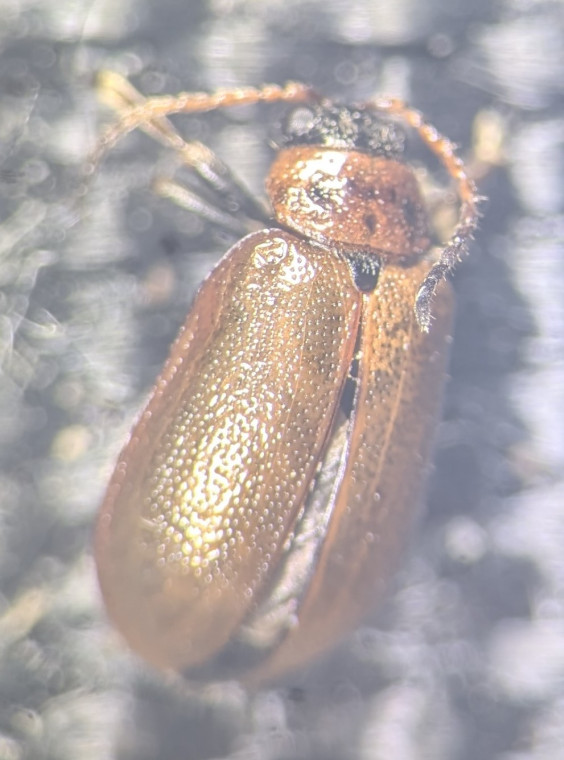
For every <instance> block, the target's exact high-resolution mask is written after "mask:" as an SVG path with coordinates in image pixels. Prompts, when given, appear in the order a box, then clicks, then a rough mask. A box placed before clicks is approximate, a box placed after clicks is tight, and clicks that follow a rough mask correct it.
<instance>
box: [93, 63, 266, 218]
mask: <svg viewBox="0 0 564 760" xmlns="http://www.w3.org/2000/svg"><path fill="white" fill-rule="evenodd" d="M98 93H99V96H100V98H101V99H102V100H103V102H104V103H106V105H108V106H110V107H111V108H113V109H114V110H115V111H117V112H118V113H119V114H120V115H122V116H123V115H125V114H127V113H129V112H130V111H131V109H132V108H136V109H140V108H143V107H144V105H145V104H146V103H147V101H146V99H145V98H144V97H143V96H142V95H141V93H140V92H138V91H137V90H136V89H135V88H134V87H133V85H132V84H131V83H130V82H129V81H128V80H127V79H126V78H125V77H122V76H121V75H120V74H117V73H115V72H113V71H103V72H101V73H100V75H99V77H98ZM118 124H119V122H118ZM116 126H117V125H116ZM138 126H139V129H142V130H143V131H144V132H145V133H146V134H148V135H149V136H150V137H152V138H153V139H154V140H157V141H158V142H160V143H161V144H163V145H165V146H166V147H167V148H171V149H172V150H174V151H176V153H178V155H179V157H180V159H181V161H182V163H183V164H185V165H186V166H188V167H190V168H191V169H193V170H194V172H195V173H196V174H197V175H198V176H199V177H200V178H201V179H202V180H203V181H204V182H205V183H206V185H207V186H208V187H209V188H210V189H211V190H212V191H213V192H214V193H215V194H216V195H217V197H218V205H222V206H224V207H228V208H229V207H231V208H234V209H235V211H233V212H231V216H230V218H232V219H233V223H232V224H231V226H230V227H229V229H231V230H234V231H236V232H239V231H241V230H244V231H245V232H248V231H249V229H248V226H244V225H243V224H240V225H239V227H237V222H238V221H240V220H239V217H240V216H245V217H248V218H249V219H256V220H259V221H260V222H261V223H263V224H265V223H267V222H268V220H269V219H270V214H269V213H268V210H267V209H266V208H265V206H264V204H263V203H261V201H260V200H257V199H256V198H255V197H254V196H253V195H252V194H251V193H250V192H249V191H248V190H247V189H246V188H245V187H244V185H243V184H242V183H241V182H240V181H239V180H238V179H237V178H236V177H235V176H234V174H233V172H232V171H231V170H230V169H229V167H228V166H227V165H226V164H225V163H224V162H223V161H222V160H221V159H220V158H219V157H218V156H217V155H216V154H215V153H214V152H213V151H212V150H210V149H209V148H208V147H207V146H206V145H204V144H203V143H201V142H199V141H197V140H192V141H190V142H187V141H186V140H184V139H183V137H182V136H181V135H180V134H179V133H178V132H177V131H176V129H175V128H174V127H173V125H172V124H171V123H170V121H169V120H168V119H166V118H165V117H163V116H159V117H153V118H151V117H148V118H147V120H146V121H144V122H142V123H140V124H139V125H138ZM107 148H108V146H107V145H106V144H105V142H104V138H102V140H101V142H100V143H99V145H98V148H97V149H96V152H95V154H94V156H93V157H92V160H91V161H92V163H93V164H94V165H96V164H97V163H98V161H99V160H100V158H101V157H102V155H103V153H104V152H105V151H106V150H107ZM187 192H189V191H187ZM165 195H167V196H168V197H171V198H172V200H175V201H176V202H177V203H178V202H179V203H180V205H182V206H184V207H185V208H187V209H188V210H190V211H192V210H194V211H195V213H197V214H198V215H199V216H202V217H204V218H206V219H210V221H213V222H214V223H215V224H219V226H222V227H225V226H226V224H225V219H223V220H222V221H219V222H218V221H216V220H214V219H212V218H211V217H213V216H214V215H213V214H209V213H202V210H201V206H203V205H206V203H205V201H203V200H202V203H201V204H198V203H197V202H190V203H187V202H186V198H185V194H182V195H183V197H184V200H182V201H179V200H178V198H179V196H178V195H170V193H168V192H167V193H165ZM194 198H196V196H194ZM221 201H223V203H221ZM195 206H198V210H196V209H195ZM209 206H210V209H211V208H212V204H209ZM224 216H225V215H224Z"/></svg>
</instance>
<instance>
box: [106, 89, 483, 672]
mask: <svg viewBox="0 0 564 760" xmlns="http://www.w3.org/2000/svg"><path fill="white" fill-rule="evenodd" d="M104 89H105V92H106V95H108V94H109V95H110V96H111V100H112V103H113V105H114V107H116V108H117V109H118V110H119V111H120V114H121V115H120V119H119V121H118V122H117V124H116V125H115V126H114V127H112V128H110V129H109V130H108V131H107V133H106V135H105V136H104V137H103V138H102V141H101V147H100V150H99V152H98V155H97V158H98V157H99V155H100V154H101V153H102V152H103V151H104V150H107V149H108V147H110V146H111V145H113V144H114V143H115V142H116V141H117V140H118V139H119V138H120V137H122V136H123V135H124V134H126V133H127V132H129V131H131V130H132V129H135V128H142V129H143V130H145V131H146V132H148V133H149V134H151V135H152V136H153V137H155V138H156V139H158V140H160V141H161V142H163V143H164V144H166V145H168V146H170V147H172V148H173V149H175V150H176V151H178V153H179V154H180V157H181V159H182V160H183V162H184V163H186V164H188V165H189V166H190V167H192V169H193V170H194V171H195V172H196V173H197V174H198V175H199V177H200V179H201V180H202V181H203V182H204V183H205V184H206V185H207V186H208V188H209V190H210V192H211V193H212V194H213V196H214V198H216V199H217V204H215V205H214V204H208V203H206V202H204V201H202V200H201V199H199V198H197V197H195V196H194V195H193V194H192V193H190V192H189V191H188V190H187V189H186V188H182V187H181V186H179V185H177V184H175V183H173V182H169V181H167V182H161V183H160V192H161V193H163V194H165V195H169V196H171V197H173V198H174V199H176V200H177V201H179V202H181V203H183V204H184V205H186V206H187V207H188V208H190V209H192V210H193V211H196V212H197V213H200V214H201V215H203V216H204V217H206V218H208V219H210V220H211V221H215V222H217V223H220V224H225V223H228V222H229V220H230V219H231V217H230V216H229V214H228V213H227V211H226V209H227V207H228V206H229V205H230V204H228V203H226V202H225V199H226V198H227V199H228V200H229V201H230V203H231V206H233V201H234V199H235V205H236V207H237V208H238V211H236V212H235V213H234V219H233V220H232V221H233V224H234V225H236V224H239V223H240V222H241V220H242V219H243V218H245V217H249V218H254V219H262V220H263V221H264V223H265V225H266V227H265V229H262V230H259V231H255V232H252V233H250V234H248V235H247V236H246V237H244V238H243V239H242V240H241V241H240V242H238V243H237V244H236V245H234V246H233V247H232V248H231V249H230V250H229V251H228V252H227V253H226V254H225V256H224V257H223V258H222V260H221V261H220V262H219V264H218V265H217V266H216V268H215V269H214V270H213V272H212V273H211V274H210V275H209V276H208V278H207V279H206V280H205V281H204V283H203V285H202V286H201V288H200V290H199V292H198V294H197V295H196V298H195V301H194V304H193V306H192V309H191V311H190V313H189V315H188V317H187V320H186V322H185V324H184V326H183V327H182V329H181V331H180V334H179V336H178V338H177V340H176V342H175V343H174V345H173V347H172V349H171V353H170V357H169V359H168V361H167V363H166V365H165V367H164V369H163V371H162V373H161V375H160V376H159V378H158V379H157V381H156V384H155V387H154V389H153V391H152V395H151V398H150V400H149V403H148V405H147V407H146V409H145V411H144V412H143V413H142V415H141V417H140V419H139V420H138V422H137V424H136V426H135V428H134V429H133V432H132V433H131V437H130V439H129V442H128V443H127V445H126V446H125V448H124V449H123V451H122V453H121V455H120V457H119V460H118V464H117V466H116V468H115V471H114V474H113V476H112V479H111V482H110V485H109V487H108V491H107V494H106V498H105V501H104V504H103V506H102V508H101V512H100V516H99V519H98V525H97V531H96V541H95V555H96V562H97V567H98V575H99V579H100V585H101V588H102V593H103V597H104V600H105V603H106V606H107V609H108V612H109V615H110V617H111V618H112V620H113V621H114V622H115V624H116V625H117V627H118V629H119V630H120V631H121V633H122V634H123V636H124V637H125V639H126V640H127V641H128V642H129V644H130V645H131V647H132V648H133V649H134V650H135V651H136V652H138V653H139V654H140V655H142V656H143V657H145V658H146V659H147V660H148V661H149V662H151V663H152V664H154V665H156V666H159V667H162V668H171V669H174V670H176V671H180V672H187V673H189V674H190V675H192V676H194V677H200V678H231V677H235V678H239V679H241V680H243V681H245V682H247V683H250V684H257V683H261V682H264V681H269V680H273V679H276V678H278V677H280V676H282V675H284V674H286V673H287V672H289V671H291V670H292V669H294V668H296V667H298V666H299V665H302V664H304V663H306V662H308V661H310V660H311V659H312V658H314V657H315V656H317V655H319V654H320V653H322V652H324V651H326V650H327V649H329V648H330V647H331V646H332V645H333V644H335V642H337V641H338V640H339V639H340V638H341V637H342V636H343V635H344V634H345V633H346V632H347V631H348V630H350V629H351V628H352V627H354V625H355V624H357V623H358V622H359V621H360V620H361V618H362V617H363V616H364V615H365V614H366V612H367V610H370V609H371V608H372V606H373V603H374V601H375V599H377V597H378V596H379V595H380V594H381V591H382V588H383V586H384V585H385V581H386V580H387V578H388V576H389V574H390V571H391V569H392V568H393V566H394V564H395V561H396V556H397V554H398V551H399V547H400V545H401V543H402V542H403V538H404V534H405V533H406V529H407V527H408V525H409V522H410V517H411V514H412V513H413V508H414V505H415V504H416V503H417V501H418V499H419V497H420V491H421V488H422V483H423V478H424V474H425V470H426V468H427V463H428V458H429V453H430V446H431V441H432V431H433V427H434V425H435V422H436V419H437V415H438V410H439V407H440V398H441V392H442V386H443V381H444V377H445V366H446V358H447V354H448V342H449V340H450V330H451V313H452V296H451V292H450V287H449V286H448V284H447V283H446V282H443V279H444V275H445V273H446V272H448V271H449V270H450V269H452V268H453V266H454V264H455V263H456V261H457V260H458V258H459V256H460V255H461V253H462V252H464V250H465V248H466V246H467V243H468V240H469V238H470V237H471V235H472V232H473V230H474V229H475V227H476V222H477V217H478V214H477V209H476V206H477V196H476V192H475V188H474V185H473V183H472V181H471V180H470V179H469V178H468V177H467V176H466V173H465V171H464V167H463V165H462V162H461V161H460V159H459V158H458V157H457V156H456V155H455V152H454V147H453V145H452V144H451V143H450V142H449V141H448V140H447V139H446V138H444V137H442V136H441V135H439V134H438V133H437V132H436V130H435V129H434V128H433V127H431V126H429V125H427V124H425V123H424V121H423V119H422V117H421V116H420V114H419V113H418V112H417V111H414V110H412V109H409V108H407V107H406V106H404V105H403V104H402V103H400V102H398V101H395V100H378V101H374V102H373V103H367V104H365V105H362V106H358V107H354V108H346V107H343V106H337V105H335V104H333V103H331V102H329V101H326V100H323V99H320V98H319V97H318V96H317V95H316V94H315V93H314V92H313V91H312V90H311V89H309V88H308V87H305V86H303V85H299V84H290V85H287V86H286V87H284V88H278V87H275V86H268V87H263V88H260V89H244V90H243V89H241V90H226V91H222V92H218V93H216V94H214V95H206V94H201V93H187V94H182V95H179V96H177V97H162V98H151V99H148V100H144V99H143V98H141V96H140V95H139V94H138V93H137V92H136V91H135V90H134V89H133V88H132V87H131V85H129V84H128V83H127V82H126V81H125V80H123V79H121V78H120V77H118V76H117V75H106V77H105V83H104ZM274 101H287V102H294V103H298V104H299V105H298V106H296V107H295V108H294V109H293V110H292V112H291V113H290V115H289V116H288V118H287V121H286V125H285V129H284V130H283V135H282V138H281V145H280V146H279V150H278V153H277V155H276V156H275V158H274V162H273V165H272V167H271V169H270V172H269V175H268V177H267V181H266V187H267V193H268V196H269V199H270V203H271V210H270V211H267V212H264V211H263V210H262V207H261V206H260V204H259V203H257V202H256V201H255V200H254V199H252V198H251V197H250V196H249V195H248V194H247V193H246V192H245V191H244V190H242V188H241V187H240V186H239V185H238V184H237V183H236V182H235V181H234V179H233V178H232V176H231V174H230V172H229V170H228V169H227V167H226V166H225V165H224V164H223V163H222V162H221V161H220V160H219V159H218V158H217V157H216V156H215V155H214V154H212V153H211V152H210V151H209V150H208V149H207V148H205V147H204V146H202V145H200V144H199V143H186V142H185V141H184V140H182V138H181V137H180V136H179V134H178V133H177V132H176V130H175V129H174V127H172V125H171V124H170V122H169V121H168V120H167V119H166V118H165V117H166V116H168V115H170V114H173V113H178V112H185V113H188V112H190V113H198V112H203V111H210V110H213V109H216V108H223V107H227V106H232V105H237V104H243V103H245V104H248V103H258V102H274ZM390 117H392V119H390ZM395 120H399V121H403V122H404V123H405V124H407V125H408V126H410V127H412V128H414V129H415V130H416V131H417V133H418V134H419V136H420V138H421V139H422V141H423V142H424V143H425V145H426V146H427V147H428V148H429V149H430V150H431V151H432V152H434V153H435V154H436V155H437V156H438V158H439V159H440V160H441V161H442V163H443V164H444V166H445V167H446V169H447V170H448V172H449V174H450V175H451V176H452V177H453V178H454V179H455V180H456V183H457V187H458V193H459V196H460V199H461V210H460V218H459V222H458V224H457V226H456V229H455V231H454V234H453V236H452V238H451V240H450V242H449V243H448V244H447V245H446V247H445V248H444V249H443V251H442V253H441V254H440V257H439V258H438V260H436V261H433V260H429V259H428V257H427V252H428V248H429V238H428V233H427V223H426V218H425V211H424V205H423V201H422V199H421V196H420V192H419V188H418V185H417V182H416V179H415V176H414V174H413V172H412V170H411V169H410V167H409V166H407V165H406V164H405V163H403V162H402V160H401V154H402V152H403V136H402V133H401V131H400V130H399V129H398V128H397V126H396V124H395Z"/></svg>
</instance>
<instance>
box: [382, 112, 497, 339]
mask: <svg viewBox="0 0 564 760" xmlns="http://www.w3.org/2000/svg"><path fill="white" fill-rule="evenodd" d="M372 105H373V107H374V108H376V109H377V110H379V111H384V112H386V113H389V114H392V115H394V116H398V117H399V118H400V119H402V121H404V122H405V123H406V124H407V125H408V126H410V127H411V128H412V129H415V130H416V132H417V133H418V135H419V137H420V139H421V140H422V142H423V143H424V144H425V145H426V146H427V148H429V150H430V151H431V152H432V153H434V154H435V156H437V158H438V159H439V161H440V162H441V163H442V164H443V166H444V167H445V169H446V170H447V172H448V174H449V175H450V177H452V179H453V180H454V181H455V182H456V186H457V191H458V196H459V198H460V201H461V204H460V211H459V216H458V223H457V225H456V227H455V228H454V232H453V233H452V236H451V238H450V240H449V241H448V243H447V244H446V245H445V247H444V248H443V250H442V251H441V255H440V258H439V260H438V261H437V262H436V263H435V264H434V265H433V266H432V267H431V269H430V270H429V272H428V273H427V276H426V277H425V279H424V280H423V282H422V283H421V287H420V288H419V291H418V293H417V296H416V298H415V307H414V308H415V316H416V317H417V321H418V322H419V326H420V327H421V329H422V330H423V331H424V332H428V331H429V327H430V325H431V301H432V299H433V295H434V293H435V290H436V288H437V285H438V284H439V282H440V281H441V280H443V279H444V278H445V277H446V276H447V275H448V274H449V272H451V271H452V270H453V269H454V267H455V266H456V264H457V263H458V262H459V261H460V260H461V258H462V256H463V255H465V254H467V253H468V246H469V244H470V241H471V240H472V238H473V236H474V232H475V230H476V227H477V226H478V219H479V218H480V212H479V209H478V204H479V203H480V201H482V200H483V198H482V197H480V196H479V195H478V192H477V190H476V185H475V184H474V181H473V180H472V179H470V177H469V176H468V174H467V172H466V168H465V166H464V162H463V161H462V159H461V158H460V157H459V156H458V155H457V153H456V147H455V145H454V143H452V142H451V141H450V140H449V139H448V138H447V137H444V135H441V134H440V133H439V132H438V131H437V130H436V129H435V127H433V126H431V125H430V124H427V123H426V122H425V120H424V118H423V115H422V114H421V113H420V112H419V111H417V110H415V109H414V108H409V107H408V106H406V105H405V103H403V102H402V101H401V100H396V99H393V98H390V99H378V100H375V101H374V102H373V103H372Z"/></svg>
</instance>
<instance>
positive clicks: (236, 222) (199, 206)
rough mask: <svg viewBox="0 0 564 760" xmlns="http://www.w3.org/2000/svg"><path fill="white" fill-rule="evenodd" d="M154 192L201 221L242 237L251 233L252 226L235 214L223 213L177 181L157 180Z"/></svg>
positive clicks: (162, 178)
mask: <svg viewBox="0 0 564 760" xmlns="http://www.w3.org/2000/svg"><path fill="white" fill-rule="evenodd" d="M153 190H154V191H155V192H156V193H157V194H158V195H160V196H161V197H163V198H168V200H171V201H173V203H176V205H177V206H180V207H181V208H183V209H185V210H186V211H189V212H190V213H191V214H196V216H199V217H200V219H204V220H205V221H206V222H209V223H210V224H213V225H215V226H217V227H221V228H223V229H225V230H227V231H228V232H231V233H233V234H235V235H239V236H241V237H242V236H243V235H247V234H248V233H249V232H250V231H251V227H250V225H248V224H245V223H244V222H243V221H241V220H240V219H239V218H238V217H237V216H235V214H229V213H227V212H225V211H221V209H218V208H217V206H216V205H215V204H213V203H210V202H208V201H206V200H205V199H204V198H202V197H201V196H200V195H198V193H195V192H194V191H193V190H190V189H189V188H188V187H186V186H185V185H182V184H180V183H179V182H176V181H175V180H171V179H166V178H164V177H161V178H157V179H156V180H155V182H154V183H153Z"/></svg>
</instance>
